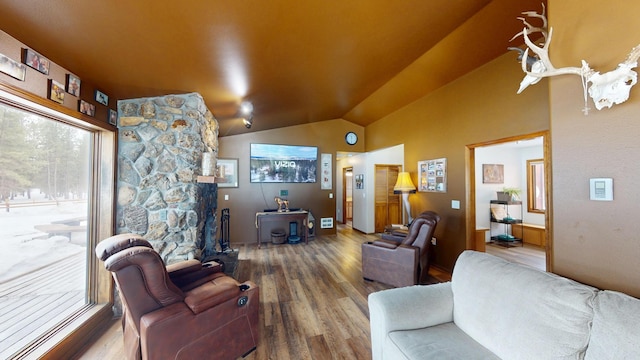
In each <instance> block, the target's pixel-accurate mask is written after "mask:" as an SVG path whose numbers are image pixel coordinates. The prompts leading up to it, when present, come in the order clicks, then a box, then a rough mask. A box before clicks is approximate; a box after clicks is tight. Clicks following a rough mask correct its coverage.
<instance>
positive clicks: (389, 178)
mask: <svg viewBox="0 0 640 360" xmlns="http://www.w3.org/2000/svg"><path fill="white" fill-rule="evenodd" d="M399 172H400V165H376V166H375V232H383V231H384V228H385V226H387V225H390V224H402V202H401V199H400V195H398V194H394V193H393V187H394V185H395V184H396V180H397V179H398V173H399Z"/></svg>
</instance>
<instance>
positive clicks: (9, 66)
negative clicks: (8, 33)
mask: <svg viewBox="0 0 640 360" xmlns="http://www.w3.org/2000/svg"><path fill="white" fill-rule="evenodd" d="M0 72H3V73H5V74H7V75H9V76H11V77H12V78H16V79H18V80H20V81H24V78H25V75H26V74H27V67H26V66H24V64H21V63H19V62H17V61H15V60H13V59H11V58H9V57H7V56H5V55H3V54H0Z"/></svg>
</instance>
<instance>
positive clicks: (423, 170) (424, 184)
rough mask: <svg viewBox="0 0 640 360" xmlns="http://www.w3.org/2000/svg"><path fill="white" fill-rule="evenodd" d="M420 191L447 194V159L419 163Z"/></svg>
mask: <svg viewBox="0 0 640 360" xmlns="http://www.w3.org/2000/svg"><path fill="white" fill-rule="evenodd" d="M418 191H424V192H441V193H444V192H447V159H446V158H441V159H433V160H423V161H418Z"/></svg>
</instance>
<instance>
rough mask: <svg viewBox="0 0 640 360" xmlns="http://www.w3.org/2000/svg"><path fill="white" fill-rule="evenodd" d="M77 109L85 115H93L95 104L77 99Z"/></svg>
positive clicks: (94, 113)
mask: <svg viewBox="0 0 640 360" xmlns="http://www.w3.org/2000/svg"><path fill="white" fill-rule="evenodd" d="M78 111H80V112H81V113H83V114H85V115H89V116H95V115H96V106H95V105H93V104H90V103H88V102H86V101H84V100H78Z"/></svg>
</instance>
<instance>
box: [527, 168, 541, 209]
mask: <svg viewBox="0 0 640 360" xmlns="http://www.w3.org/2000/svg"><path fill="white" fill-rule="evenodd" d="M544 179H545V177H544V159H534V160H527V210H528V211H529V212H533V213H544V212H545V210H546V198H545V192H546V191H545V181H544Z"/></svg>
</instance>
